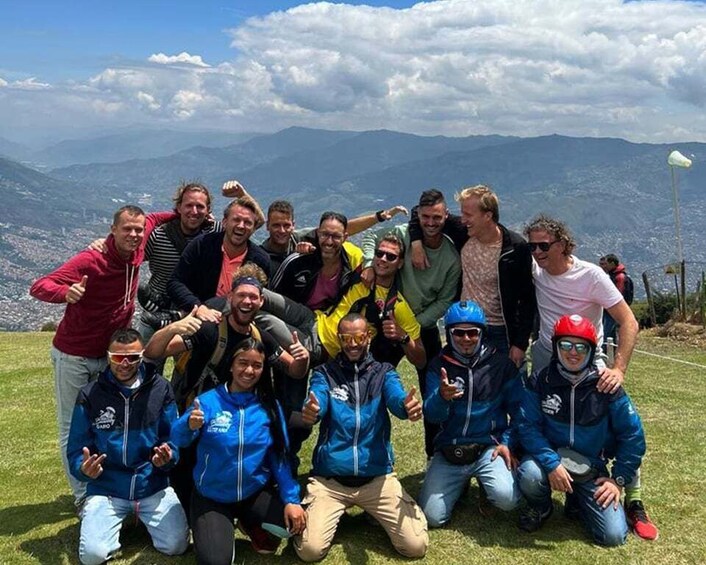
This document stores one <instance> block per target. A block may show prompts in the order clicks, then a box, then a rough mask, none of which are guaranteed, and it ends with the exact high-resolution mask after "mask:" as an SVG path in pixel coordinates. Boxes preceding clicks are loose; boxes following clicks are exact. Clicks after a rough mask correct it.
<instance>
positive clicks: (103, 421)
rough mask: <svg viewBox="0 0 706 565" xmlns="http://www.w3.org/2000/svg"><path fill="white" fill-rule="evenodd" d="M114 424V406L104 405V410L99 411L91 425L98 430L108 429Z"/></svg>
mask: <svg viewBox="0 0 706 565" xmlns="http://www.w3.org/2000/svg"><path fill="white" fill-rule="evenodd" d="M114 424H115V408H113V407H112V406H106V408H105V410H101V413H100V414H99V415H98V417H97V418H96V419H95V420H94V421H93V425H94V426H95V427H96V429H98V430H108V429H110V428H112V427H113V425H114Z"/></svg>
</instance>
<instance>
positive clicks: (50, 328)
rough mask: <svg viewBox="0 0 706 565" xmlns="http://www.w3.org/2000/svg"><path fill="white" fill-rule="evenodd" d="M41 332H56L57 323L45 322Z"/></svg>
mask: <svg viewBox="0 0 706 565" xmlns="http://www.w3.org/2000/svg"><path fill="white" fill-rule="evenodd" d="M39 331H40V332H55V331H56V322H44V323H43V324H42V327H41V328H40V330H39Z"/></svg>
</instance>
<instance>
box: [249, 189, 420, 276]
mask: <svg viewBox="0 0 706 565" xmlns="http://www.w3.org/2000/svg"><path fill="white" fill-rule="evenodd" d="M406 213H407V209H406V208H405V207H404V206H393V207H392V208H388V209H387V210H378V211H377V212H375V213H374V214H366V215H364V216H359V217H357V218H352V219H351V220H349V221H348V227H347V231H348V235H355V234H357V233H360V232H362V231H364V230H366V229H368V228H369V227H372V226H374V225H375V224H377V223H380V222H385V221H387V220H390V219H392V218H393V217H394V216H395V215H396V214H406ZM265 227H266V228H267V232H268V233H269V234H270V235H269V237H268V238H267V239H266V240H265V241H263V242H262V243H261V244H260V246H261V247H262V248H263V249H264V250H265V251H267V253H268V255H269V256H270V261H271V263H272V273H273V274H274V273H276V272H277V271H278V270H279V268H280V266H281V265H282V263H283V262H284V260H285V259H286V258H287V257H289V256H290V255H292V254H293V253H294V252H295V251H296V250H297V245H298V244H299V243H301V242H306V243H309V244H312V245H313V246H315V245H316V243H317V234H316V229H315V228H300V229H295V222H294V206H292V204H291V203H290V202H287V201H286V200H275V201H274V202H272V203H271V204H270V206H269V208H268V209H267V223H266V224H265Z"/></svg>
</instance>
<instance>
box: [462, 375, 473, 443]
mask: <svg viewBox="0 0 706 565" xmlns="http://www.w3.org/2000/svg"><path fill="white" fill-rule="evenodd" d="M472 408H473V369H471V368H470V367H469V368H468V402H467V403H466V423H465V424H464V425H463V432H462V433H461V436H462V437H466V433H467V432H468V426H469V425H470V424H471V409H472Z"/></svg>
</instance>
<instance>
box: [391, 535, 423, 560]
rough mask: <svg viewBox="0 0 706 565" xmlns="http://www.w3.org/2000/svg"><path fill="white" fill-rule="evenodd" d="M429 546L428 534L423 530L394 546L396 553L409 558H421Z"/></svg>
mask: <svg viewBox="0 0 706 565" xmlns="http://www.w3.org/2000/svg"><path fill="white" fill-rule="evenodd" d="M428 547H429V535H428V534H427V532H423V533H421V534H420V535H418V536H411V537H408V538H406V539H405V540H404V542H402V543H398V544H397V545H396V546H395V549H396V550H397V553H399V554H400V555H403V556H404V557H408V558H409V559H421V558H422V557H424V556H425V555H426V552H427V549H428Z"/></svg>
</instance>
